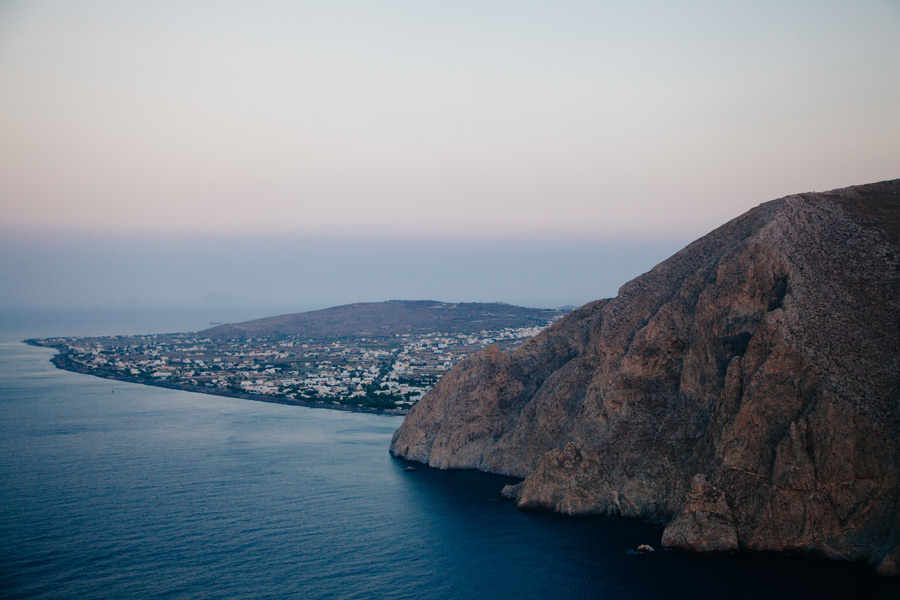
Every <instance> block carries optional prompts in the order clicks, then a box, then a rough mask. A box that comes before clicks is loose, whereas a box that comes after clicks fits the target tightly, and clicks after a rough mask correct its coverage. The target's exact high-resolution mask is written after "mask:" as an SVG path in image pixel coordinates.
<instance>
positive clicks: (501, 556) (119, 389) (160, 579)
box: [0, 311, 900, 600]
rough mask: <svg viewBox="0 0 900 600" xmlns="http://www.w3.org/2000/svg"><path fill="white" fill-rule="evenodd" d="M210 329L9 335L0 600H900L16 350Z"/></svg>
mask: <svg viewBox="0 0 900 600" xmlns="http://www.w3.org/2000/svg"><path fill="white" fill-rule="evenodd" d="M207 325H208V320H207V319H206V317H205V316H203V315H202V314H195V313H190V314H187V313H185V314H181V313H175V312H171V311H170V312H165V313H147V314H136V313H134V312H119V313H110V312H96V313H91V312H90V311H80V312H69V313H60V312H50V311H43V312H42V311H19V312H18V313H9V312H7V313H5V314H0V598H47V599H73V598H192V599H193V598H323V599H324V598H379V599H380V598H385V599H391V598H396V599H400V598H410V599H413V598H414V599H422V598H434V599H448V600H449V599H455V598H510V597H514V598H605V599H642V598H691V599H694V600H696V599H698V598H729V599H742V598H747V599H750V598H753V599H757V598H765V599H767V600H774V599H778V598H786V599H787V598H790V599H792V600H796V599H797V598H817V599H822V598H851V597H852V598H885V599H887V598H891V599H896V598H900V582H897V581H894V580H889V579H884V578H880V577H878V576H876V575H873V574H872V573H871V572H870V571H868V570H867V569H865V568H862V567H859V566H856V565H851V564H844V563H837V562H828V561H821V560H815V559H810V558H804V557H791V556H787V557H786V556H777V555H769V554H734V555H727V556H699V555H695V554H683V553H677V552H669V551H665V550H662V549H661V548H660V547H659V541H660V536H661V530H660V529H659V528H658V527H656V526H654V525H652V524H647V523H643V522H640V521H638V520H633V519H602V518H568V517H563V516H560V515H556V514H551V513H542V512H522V511H519V510H517V509H516V508H515V506H514V505H513V504H511V503H509V502H506V501H504V500H502V499H501V497H500V489H501V487H502V486H503V485H504V484H506V483H509V482H510V481H512V480H511V479H509V478H505V477H500V476H494V475H488V474H484V473H478V472H474V471H437V470H433V469H430V468H428V467H425V466H423V465H412V466H414V468H415V470H414V471H406V470H405V469H406V467H407V466H411V465H410V463H406V462H404V461H402V460H398V459H394V458H392V457H391V456H390V455H389V453H388V444H389V442H390V439H391V434H392V433H393V432H394V430H396V429H397V427H399V425H400V423H401V422H402V417H397V416H381V415H373V414H357V413H350V412H339V411H332V410H327V409H315V408H305V407H296V406H285V405H279V404H270V403H265V402H256V401H249V400H241V399H233V398H224V397H217V396H210V395H204V394H196V393H190V392H183V391H175V390H167V389H161V388H154V387H146V386H141V385H138V384H131V383H122V382H115V381H110V380H106V379H101V378H97V377H92V376H89V375H81V374H77V373H70V372H66V371H61V370H58V369H56V368H55V367H53V365H51V364H50V362H49V359H50V357H51V356H52V355H53V351H52V350H49V349H44V348H35V347H31V346H27V345H25V344H23V343H21V340H22V339H25V338H29V337H49V336H55V335H105V334H116V333H152V332H172V331H186V330H196V329H201V328H203V327H205V326H207ZM640 544H650V545H652V546H654V547H655V548H657V551H656V552H654V553H653V554H638V553H635V552H634V551H633V549H634V548H635V547H636V546H638V545H640Z"/></svg>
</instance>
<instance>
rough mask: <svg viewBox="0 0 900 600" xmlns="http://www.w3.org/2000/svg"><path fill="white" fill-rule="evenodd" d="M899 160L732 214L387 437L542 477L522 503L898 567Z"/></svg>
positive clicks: (404, 449) (679, 543)
mask: <svg viewBox="0 0 900 600" xmlns="http://www.w3.org/2000/svg"><path fill="white" fill-rule="evenodd" d="M898 223H900V180H897V181H890V182H883V183H878V184H871V185H865V186H857V187H852V188H846V189H841V190H835V191H832V192H826V193H808V194H800V195H796V196H788V197H786V198H782V199H780V200H775V201H772V202H768V203H765V204H762V205H760V206H759V207H757V208H755V209H753V210H751V211H749V212H747V213H746V214H744V215H742V216H741V217H738V218H737V219H735V220H733V221H731V222H729V223H727V224H725V225H723V226H722V227H720V228H719V229H717V230H715V231H713V232H712V233H710V234H709V235H707V236H704V237H703V238H701V239H699V240H697V241H696V242H694V243H693V244H691V245H689V246H688V247H687V248H685V249H684V250H682V251H681V252H679V253H678V254H676V255H675V256H673V257H671V258H670V259H668V260H666V261H665V262H663V263H661V264H660V265H658V266H657V267H655V268H654V269H653V270H652V271H650V272H649V273H646V274H644V275H642V276H641V277H638V278H637V279H635V280H633V281H631V282H629V283H627V284H626V285H624V286H623V287H622V288H621V290H620V291H619V294H618V296H617V297H616V298H613V299H611V300H603V301H598V302H594V303H591V304H588V305H586V306H584V307H582V308H580V309H578V310H576V311H575V312H573V313H572V314H571V315H569V316H567V317H566V318H564V319H562V320H561V321H559V322H558V323H557V324H555V325H554V326H553V327H551V328H549V329H548V330H546V331H544V332H542V333H541V334H540V335H538V336H536V337H535V338H533V339H532V340H530V341H528V342H527V343H525V344H524V345H523V346H522V347H520V348H519V349H518V350H516V351H514V352H512V353H511V354H506V353H502V352H500V351H498V350H496V349H494V350H490V349H489V350H486V351H484V352H482V353H480V354H478V355H476V356H474V357H472V358H470V359H469V360H467V361H464V362H463V363H461V364H459V365H458V366H457V367H456V368H455V369H453V370H452V371H451V372H450V373H448V374H447V375H445V376H444V378H443V379H442V380H441V381H440V382H439V383H438V385H437V386H435V388H434V389H433V390H432V391H431V392H429V394H427V395H426V397H425V398H424V399H423V400H422V401H421V402H420V403H419V404H418V405H417V406H415V407H414V408H413V409H412V410H411V411H410V413H409V414H408V416H407V417H406V420H405V421H404V423H403V426H402V427H401V428H400V429H399V430H398V431H397V432H396V434H395V435H394V439H393V441H392V444H391V452H392V453H393V454H394V455H395V456H401V457H405V458H409V459H411V460H416V461H420V462H424V463H427V464H430V465H432V466H434V467H438V468H477V469H481V470H485V471H491V472H496V473H504V474H510V475H516V476H519V477H524V481H523V482H522V483H520V484H518V485H516V486H511V487H509V488H507V489H505V490H504V494H505V495H507V496H509V497H510V498H512V499H514V500H515V501H516V502H517V504H518V505H519V506H520V507H522V508H535V509H550V510H556V511H559V512H562V513H566V514H572V515H576V514H607V515H625V516H637V517H643V518H647V519H653V520H656V521H659V522H663V523H666V529H665V531H664V535H663V543H664V544H665V545H666V546H669V547H673V548H682V549H692V550H700V551H728V550H737V549H746V550H774V551H793V552H805V553H815V554H820V555H825V556H830V557H834V558H841V559H846V560H854V561H865V562H868V563H869V564H872V565H873V566H875V567H877V568H878V570H879V572H881V573H885V574H900V509H898V507H900V478H898V465H900V247H898V240H900V226H898Z"/></svg>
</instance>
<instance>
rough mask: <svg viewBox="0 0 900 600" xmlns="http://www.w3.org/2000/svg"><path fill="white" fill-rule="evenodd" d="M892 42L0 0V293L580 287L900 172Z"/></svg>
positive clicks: (149, 295)
mask: <svg viewBox="0 0 900 600" xmlns="http://www.w3.org/2000/svg"><path fill="white" fill-rule="evenodd" d="M898 65H900V2H897V1H896V0H861V1H857V2H846V1H841V2H836V1H828V0H815V1H812V0H796V1H792V2H772V1H766V0H764V1H760V2H728V1H716V2H699V1H691V0H687V1H684V2H654V1H636V2H627V3H625V2H603V1H597V0H594V1H573V0H561V1H555V2H548V1H545V2H536V1H530V0H517V1H490V0H481V1H478V2H471V1H467V0H458V1H454V2H438V1H423V0H407V1H392V0H386V1H383V2H371V1H340V0H334V1H306V2H303V1H292V2H287V1H285V2H279V1H272V0H261V1H257V2H253V3H249V2H236V1H228V0H224V1H218V2H201V1H190V0H187V1H178V2H176V1H166V0H162V1H157V2H152V3H151V2H141V3H137V2H116V1H91V0H82V1H79V2H70V1H66V0H27V1H26V0H22V1H19V0H4V1H3V2H0V208H2V210H0V235H2V241H0V281H2V285H0V309H2V308H4V307H22V306H35V305H41V306H56V305H59V306H74V305H77V306H82V307H88V306H124V305H128V306H130V305H147V306H163V305H173V306H174V305H185V304H191V303H200V304H203V303H204V302H206V303H209V302H212V301H216V302H225V301H229V302H234V303H237V304H241V303H248V302H249V303H250V304H252V305H258V306H264V305H265V306H271V307H276V306H278V307H291V306H296V307H298V309H299V308H304V309H305V308H311V307H321V306H326V305H330V304H339V303H344V302H354V301H363V300H382V299H389V298H428V297H431V298H435V299H442V300H449V301H472V300H504V301H510V302H515V303H518V304H530V305H534V306H553V305H562V304H576V305H577V304H581V303H584V302H587V301H589V300H592V299H594V298H599V297H604V296H609V295H614V294H615V292H616V290H617V289H618V287H619V286H620V285H621V284H622V283H624V282H625V281H627V280H628V279H630V278H632V277H634V276H636V275H638V274H640V273H641V272H643V271H646V270H647V269H649V268H650V267H652V266H653V265H654V264H656V263H657V262H659V261H661V260H663V259H665V258H666V257H667V256H668V255H669V254H671V253H672V252H674V251H675V250H677V249H679V248H680V247H682V246H683V245H685V244H686V243H688V242H690V241H692V240H693V239H696V238H697V237H700V236H701V235H703V234H704V233H706V232H708V231H710V230H712V229H714V228H715V227H716V226H718V225H720V224H721V223H723V222H725V221H727V220H729V219H731V218H733V217H736V216H737V215H739V214H741V213H743V212H745V211H746V210H748V209H750V208H752V207H753V206H756V205H758V204H759V203H761V202H764V201H767V200H771V199H774V198H778V197H782V196H785V195H788V194H791V193H798V192H805V191H813V190H818V191H822V190H828V189H834V188H838V187H845V186H849V185H854V184H860V183H867V182H872V181H880V180H885V179H893V178H897V177H898V176H900V168H898V165H900V67H898ZM229 299H230V300H229Z"/></svg>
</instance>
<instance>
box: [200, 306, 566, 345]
mask: <svg viewBox="0 0 900 600" xmlns="http://www.w3.org/2000/svg"><path fill="white" fill-rule="evenodd" d="M561 314H563V311H557V310H547V309H541V308H526V307H523V306H513V305H511V304H502V303H499V302H494V303H481V302H460V303H457V304H449V303H446V302H435V301H433V300H390V301H387V302H361V303H357V304H345V305H343V306H335V307H333V308H326V309H323V310H314V311H309V312H303V313H294V314H289V315H280V316H277V317H266V318H264V319H256V320H253V321H247V322H245V323H234V324H227V325H219V326H216V327H212V328H210V329H206V330H204V331H203V332H201V333H203V334H205V335H206V336H208V337H209V338H211V339H218V340H223V339H246V338H279V337H284V336H289V335H300V336H304V337H309V338H330V337H342V336H347V335H354V336H372V337H393V336H394V335H395V334H400V335H402V334H404V333H409V334H420V333H430V332H434V331H442V332H446V333H462V332H465V333H468V332H478V331H481V330H483V329H502V328H504V327H529V326H535V325H538V326H543V325H545V324H546V323H547V322H549V321H550V320H552V319H554V318H556V317H558V316H560V315H561Z"/></svg>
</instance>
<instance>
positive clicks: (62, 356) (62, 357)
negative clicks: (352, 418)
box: [22, 339, 406, 417]
mask: <svg viewBox="0 0 900 600" xmlns="http://www.w3.org/2000/svg"><path fill="white" fill-rule="evenodd" d="M22 343H23V344H28V345H29V346H34V347H36V348H50V349H52V350H55V351H56V354H55V355H53V357H51V358H50V362H51V363H53V366H55V367H56V368H57V369H60V370H62V371H69V372H72V373H80V374H82V375H91V376H92V377H99V378H101V379H109V380H112V381H121V382H124V383H136V384H138V385H145V386H147V387H158V388H164V389H169V390H179V391H182V392H195V393H198V394H206V395H208V396H220V397H222V398H237V399H240V400H252V401H255V402H268V403H269V404H284V405H287V406H303V407H306V408H324V409H328V410H340V411H344V412H355V413H367V414H375V415H384V416H390V417H396V416H400V417H402V416H404V415H405V414H406V411H400V410H397V411H396V412H395V411H390V410H380V409H377V408H365V407H359V406H345V405H342V404H324V403H322V402H304V401H303V400H296V399H293V398H279V397H271V396H266V395H264V394H253V393H249V392H247V393H242V392H234V391H230V390H218V389H216V390H211V389H208V388H202V387H194V386H191V385H186V384H177V383H166V382H163V381H159V382H150V381H147V380H145V379H142V378H140V377H134V376H130V375H121V374H118V373H110V372H107V371H94V370H92V369H89V368H87V367H85V366H83V365H80V364H77V363H75V362H72V361H71V360H69V356H68V353H66V352H64V351H62V350H61V349H60V348H59V347H57V346H51V345H46V344H41V343H39V342H38V341H37V340H35V339H27V340H22Z"/></svg>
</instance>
